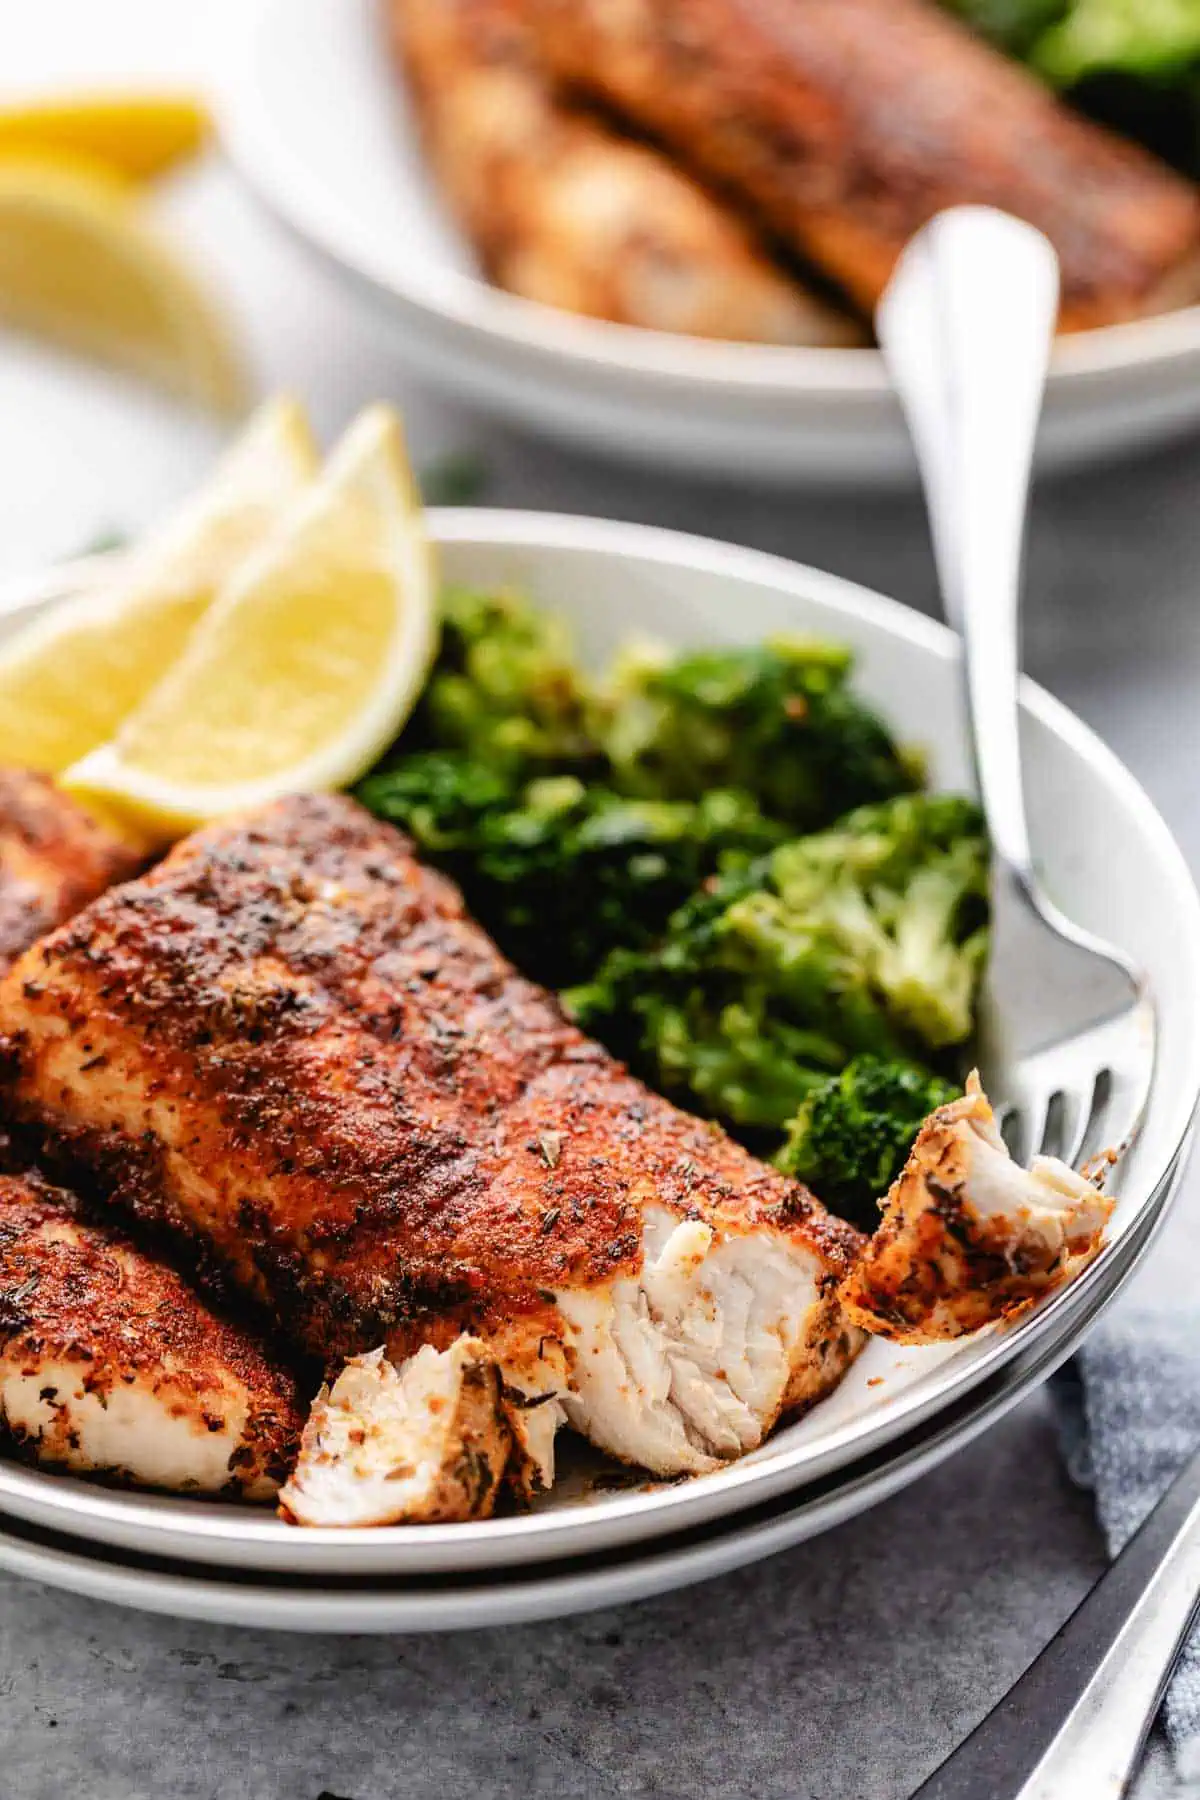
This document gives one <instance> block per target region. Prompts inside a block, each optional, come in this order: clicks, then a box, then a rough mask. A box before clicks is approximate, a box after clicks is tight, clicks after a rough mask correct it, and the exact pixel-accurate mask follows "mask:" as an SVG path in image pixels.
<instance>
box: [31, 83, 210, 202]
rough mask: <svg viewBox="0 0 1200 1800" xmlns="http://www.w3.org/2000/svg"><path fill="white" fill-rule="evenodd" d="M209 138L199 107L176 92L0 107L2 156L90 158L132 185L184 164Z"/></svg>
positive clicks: (74, 97) (85, 96)
mask: <svg viewBox="0 0 1200 1800" xmlns="http://www.w3.org/2000/svg"><path fill="white" fill-rule="evenodd" d="M210 131H211V126H210V123H209V118H208V114H207V113H206V112H205V110H204V108H203V106H202V105H201V104H200V102H199V101H198V100H196V99H194V98H193V97H192V96H191V95H190V94H182V93H114V94H74V95H66V96H61V97H56V98H54V99H47V100H31V101H29V102H27V103H25V104H21V103H19V102H18V103H14V104H9V105H6V106H0V156H11V155H13V154H14V153H16V154H18V155H35V156H42V155H50V156H68V157H88V158H92V159H94V160H95V161H96V162H99V163H103V164H104V165H105V166H106V167H107V168H109V169H112V170H113V171H115V172H116V173H117V174H120V175H125V176H128V178H129V179H130V180H131V181H149V180H152V179H153V178H154V177H155V176H156V175H162V174H164V173H165V171H166V170H168V169H173V168H175V167H177V166H178V165H179V164H180V163H184V162H188V161H190V159H191V158H192V157H194V156H196V155H197V154H198V153H199V151H201V150H202V149H203V148H204V145H205V143H206V142H207V140H208V137H209V135H210Z"/></svg>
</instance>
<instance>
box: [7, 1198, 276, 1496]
mask: <svg viewBox="0 0 1200 1800" xmlns="http://www.w3.org/2000/svg"><path fill="white" fill-rule="evenodd" d="M0 1422H2V1423H3V1425H4V1427H5V1428H6V1429H7V1431H8V1432H9V1434H10V1435H11V1436H12V1437H13V1438H14V1439H15V1440H16V1442H17V1443H18V1444H19V1445H20V1446H21V1448H22V1449H23V1451H24V1453H25V1454H26V1455H27V1456H29V1457H30V1458H32V1460H34V1461H36V1462H39V1463H44V1464H48V1465H50V1466H52V1467H56V1468H64V1469H68V1470H70V1471H71V1472H72V1473H73V1474H104V1475H108V1476H111V1477H113V1478H115V1479H119V1480H121V1481H125V1482H129V1483H132V1484H133V1485H135V1486H138V1487H154V1488H167V1489H169V1490H171V1491H172V1492H173V1493H203V1494H217V1493H222V1494H231V1495H237V1496H239V1497H240V1498H242V1499H246V1500H267V1499H270V1498H271V1496H272V1495H273V1494H274V1493H275V1491H276V1490H277V1488H278V1486H279V1484H280V1482H281V1481H282V1479H283V1477H284V1475H285V1474H286V1473H287V1470H288V1468H289V1467H290V1465H291V1462H292V1459H293V1457H294V1455H295V1452H296V1446H297V1442H298V1438H299V1432H300V1424H301V1414H300V1410H299V1407H298V1404H297V1396H296V1391H295V1387H294V1385H293V1382H292V1379H291V1377H290V1375H288V1374H286V1373H285V1372H284V1371H283V1370H282V1369H280V1368H279V1367H277V1366H276V1365H275V1364H273V1363H272V1362H271V1361H269V1360H268V1358H267V1357H266V1356H265V1355H264V1353H263V1351H262V1350H261V1349H260V1348H259V1346H258V1345H257V1344H256V1343H255V1342H254V1341H253V1339H251V1338H249V1337H247V1336H246V1335H245V1333H243V1332H242V1331H241V1330H239V1329H238V1328H237V1327H235V1326H233V1325H231V1324H228V1323H226V1322H225V1321H223V1320H221V1319H218V1318H217V1317H216V1316H215V1314H214V1313H213V1312H212V1311H211V1310H210V1309H209V1308H208V1307H207V1306H205V1305H204V1304H203V1302H202V1301H200V1300H199V1299H198V1298H197V1297H196V1295H195V1294H193V1293H192V1291H191V1289H190V1288H189V1287H187V1286H186V1284H185V1283H184V1282H183V1281H181V1280H180V1278H179V1276H178V1275H176V1274H175V1273H174V1272H173V1271H172V1270H170V1269H168V1268H166V1267H165V1266H164V1265H163V1264H161V1263H158V1262H155V1261H153V1260H151V1259H150V1258H149V1257H146V1256H144V1255H142V1253H141V1252H140V1251H139V1250H136V1249H134V1247H133V1246H132V1245H131V1244H130V1243H128V1242H127V1240H126V1239H125V1238H124V1237H123V1236H121V1235H120V1234H119V1233H117V1232H115V1231H113V1230H110V1229H108V1228H107V1227H105V1228H103V1229H102V1228H100V1227H98V1226H96V1225H95V1224H91V1223H88V1222H87V1221H86V1220H84V1219H83V1218H82V1217H81V1216H80V1215H79V1212H78V1208H77V1203H76V1202H75V1201H74V1200H73V1198H72V1196H71V1195H69V1194H66V1193H64V1192H62V1191H61V1190H60V1189H57V1188H51V1187H48V1186H46V1184H45V1183H44V1182H42V1181H40V1180H39V1179H38V1178H37V1177H35V1176H0Z"/></svg>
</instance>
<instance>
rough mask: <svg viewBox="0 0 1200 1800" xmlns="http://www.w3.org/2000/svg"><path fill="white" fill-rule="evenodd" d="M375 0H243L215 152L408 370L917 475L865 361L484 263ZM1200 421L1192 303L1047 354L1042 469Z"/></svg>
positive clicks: (618, 419) (742, 462)
mask: <svg viewBox="0 0 1200 1800" xmlns="http://www.w3.org/2000/svg"><path fill="white" fill-rule="evenodd" d="M381 10H382V0H253V4H248V5H247V6H246V7H245V8H243V9H242V11H241V12H240V13H239V15H238V26H237V41H236V44H235V46H234V51H235V53H234V54H233V55H231V57H230V58H229V59H228V69H227V74H228V82H227V95H226V104H225V107H224V111H223V126H224V133H225V141H226V143H227V145H228V147H229V149H230V151H231V153H232V156H233V158H234V161H235V163H236V165H237V166H238V168H239V169H240V170H241V172H242V174H243V175H244V176H245V178H246V180H247V181H248V182H249V184H250V185H251V187H252V188H253V189H254V190H255V191H256V192H257V193H258V194H259V195H260V197H261V198H262V199H263V200H264V201H265V203H266V204H267V206H268V207H269V208H270V210H271V211H272V212H273V213H274V214H275V215H276V217H277V218H279V219H280V220H281V221H282V222H283V223H284V224H285V225H286V226H288V227H289V228H290V230H291V231H292V232H293V233H294V234H295V235H296V237H297V238H298V239H299V240H300V241H301V242H303V243H305V244H307V245H308V246H309V247H310V248H311V249H312V250H314V251H316V252H317V253H318V254H319V255H320V256H321V257H322V258H323V259H324V260H325V261H326V262H327V263H328V264H330V265H331V266H332V267H333V268H334V269H335V270H337V271H339V272H340V273H341V274H342V275H344V276H345V277H346V278H348V279H349V280H350V281H351V282H353V283H354V284H355V285H356V286H357V287H358V288H359V289H360V291H361V292H362V293H363V294H364V296H366V297H367V298H368V299H369V300H372V301H373V302H375V304H376V307H377V311H378V315H379V318H380V320H381V322H383V323H385V324H387V325H390V326H391V327H392V329H393V331H394V335H395V339H396V343H397V345H398V347H399V348H400V349H401V351H402V352H403V353H404V354H406V355H407V357H408V359H409V361H410V362H411V365H412V368H413V370H414V372H415V373H416V374H417V375H419V376H422V377H428V378H429V379H430V380H434V381H437V382H440V383H442V384H444V385H446V386H448V387H451V388H453V389H455V390H457V391H459V392H461V393H463V394H466V395H467V396H468V397H469V398H471V399H472V400H474V401H476V402H479V403H480V404H485V405H487V406H488V407H489V408H491V409H492V410H494V411H496V412H499V413H502V414H504V415H506V416H507V417H509V418H512V419H515V420H517V421H520V422H522V423H525V424H527V425H530V426H533V427H535V428H537V429H538V430H544V431H548V432H552V433H554V434H556V435H558V436H560V437H564V438H567V439H569V440H571V441H573V442H575V443H576V444H578V445H580V446H581V447H588V448H594V449H598V450H604V451H606V452H611V453H614V454H619V455H621V456H626V457H631V458H634V459H638V460H642V461H653V462H656V463H660V462H666V463H673V464H676V465H679V466H683V467H689V468H696V469H706V470H709V471H712V472H714V473H716V474H720V475H724V476H726V477H729V476H731V475H732V476H734V477H736V478H737V479H739V480H742V479H745V478H747V477H751V476H753V477H755V478H765V479H771V480H789V481H795V480H812V481H816V482H832V481H844V480H847V479H851V478H853V479H855V480H861V479H889V478H894V477H896V476H897V475H901V474H903V473H905V472H908V471H910V470H911V468H912V462H911V453H910V450H909V446H908V440H907V437H906V434H905V432H904V428H903V426H902V424H901V420H900V413H899V409H898V407H897V406H896V403H895V401H894V399H893V397H892V394H891V392H890V390H889V387H888V382H887V378H886V375H885V373H884V368H883V363H882V359H881V358H880V357H879V355H878V354H877V353H876V352H875V351H874V350H804V349H798V350H793V349H781V348H773V347H767V346H762V345H750V344H718V343H712V342H706V341H703V340H700V339H695V338H685V337H675V336H671V335H668V334H666V333H662V332H652V331H641V330H638V329H636V328H633V327H630V326H622V325H609V324H605V323H603V322H600V321H595V320H589V319H583V318H578V317H576V316H574V315H573V314H570V313H566V312H560V311H557V310H556V309H554V308H551V307H546V306H541V305H538V304H536V303H534V302H531V301H526V300H520V299H516V298H515V297H513V296H512V295H510V294H505V293H502V292H500V291H499V290H497V289H495V288H492V287H490V286H489V285H488V284H487V283H486V282H485V281H484V280H483V279H482V278H481V277H480V276H479V275H478V274H477V273H476V272H475V271H474V268H473V265H472V260H471V256H470V252H469V249H468V247H467V246H466V245H465V244H464V243H463V241H462V239H461V238H460V236H459V234H458V232H457V231H456V230H455V228H454V226H453V224H452V222H451V221H450V220H449V219H448V217H447V216H446V214H445V212H444V211H443V209H442V207H441V204H440V201H439V199H438V196H437V193H436V189H435V186H434V184H433V182H432V180H431V178H430V176H429V173H428V171H427V170H426V168H425V165H424V161H423V158H422V156H421V152H420V149H419V146H418V144H417V142H416V136H415V133H414V131H413V128H412V122H411V118H410V116H409V111H408V108H407V104H406V97H405V95H404V93H403V90H402V85H401V83H400V82H399V81H398V80H397V79H396V77H395V75H394V74H393V71H392V68H391V65H390V62H389V60H388V57H387V55H386V52H385V49H384V45H383V39H382V31H381V29H380V14H381ZM1192 425H1200V307H1191V308H1188V309H1186V310H1184V311H1181V312H1177V313H1172V314H1170V315H1167V316H1165V317H1163V318H1161V319H1152V320H1148V321H1145V322H1141V323H1138V324H1133V325H1122V326H1115V327H1111V328H1108V329H1106V330H1103V331H1092V332H1086V333H1083V334H1079V335H1076V336H1074V337H1071V338H1069V339H1066V340H1064V341H1063V342H1061V343H1060V344H1059V345H1058V347H1057V349H1056V351H1055V355H1054V362H1053V367H1052V371H1051V375H1050V384H1049V392H1048V395H1047V402H1046V414H1045V421H1044V428H1043V434H1042V448H1041V454H1042V457H1043V460H1044V461H1045V463H1047V464H1059V465H1066V464H1072V463H1077V462H1082V461H1084V460H1087V459H1089V458H1096V457H1102V456H1105V455H1111V454H1114V453H1116V452H1118V451H1120V450H1123V449H1131V448H1134V447H1135V446H1138V445H1141V444H1145V443H1148V442H1150V441H1151V440H1153V439H1156V438H1160V437H1164V436H1167V435H1169V434H1170V433H1173V432H1178V431H1181V430H1184V429H1186V428H1187V427H1189V426H1192Z"/></svg>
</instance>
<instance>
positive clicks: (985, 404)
mask: <svg viewBox="0 0 1200 1800" xmlns="http://www.w3.org/2000/svg"><path fill="white" fill-rule="evenodd" d="M1057 313H1058V261H1057V258H1056V256H1055V254H1054V250H1053V249H1052V247H1051V245H1050V243H1049V242H1048V240H1047V239H1046V238H1044V237H1043V236H1042V234H1041V232H1039V231H1035V230H1034V228H1033V227H1032V226H1031V225H1026V224H1024V223H1023V222H1022V221H1021V220H1019V219H1014V218H1010V217H1009V216H1008V215H1007V214H1006V213H1001V212H996V211H994V210H993V209H992V208H990V207H983V206H962V207H954V208H951V209H950V210H949V211H948V212H943V213H940V214H939V215H938V216H937V217H936V218H935V219H934V220H932V222H931V223H930V224H929V225H927V226H926V227H925V228H924V230H923V231H921V232H919V233H918V234H917V236H916V237H915V238H914V239H913V240H912V242H911V243H910V244H909V246H908V248H907V249H906V250H905V252H904V255H903V256H902V257H901V259H900V263H899V266H898V268H897V270H896V272H895V274H894V275H893V276H892V279H891V282H890V283H889V285H888V288H887V291H886V293H885V295H884V298H883V300H882V302H881V303H880V307H879V311H878V315H877V317H876V329H877V332H878V336H879V341H880V345H881V346H882V349H883V353H884V356H885V358H886V360H887V365H888V369H889V372H890V374H891V377H892V380H893V382H894V384H895V387H896V389H897V391H898V393H899V395H900V399H901V402H902V404H903V406H904V411H905V414H906V415H907V418H908V424H909V429H910V432H911V434H912V438H913V442H914V444H915V446H916V451H917V460H918V463H919V464H920V468H921V475H922V479H923V482H924V486H925V493H926V500H927V503H928V509H929V516H930V521H931V525H932V529H933V545H934V554H935V556H936V559H937V566H938V577H939V582H940V586H941V589H942V598H943V602H944V605H945V608H946V614H947V617H948V619H949V622H950V624H951V625H953V626H954V628H955V629H956V630H957V631H958V632H959V633H960V634H961V637H962V640H963V649H964V657H965V662H966V686H967V701H968V706H969V709H970V715H971V726H972V738H973V744H974V753H975V762H976V771H977V775H978V780H979V790H980V796H981V798H982V801H983V807H984V812H985V815H986V817H987V822H988V830H989V834H990V837H991V841H992V849H993V854H994V855H995V856H996V857H997V858H998V859H999V860H1000V861H1002V862H1003V863H1006V864H1007V865H1008V867H1009V869H1010V870H1011V871H1012V872H1013V873H1014V874H1015V875H1016V876H1017V877H1018V879H1023V878H1026V877H1030V878H1031V876H1032V860H1031V856H1030V849H1029V833H1028V829H1027V826H1026V822H1025V803H1024V799H1023V796H1022V790H1021V751H1020V735H1019V726H1018V718H1019V714H1018V707H1017V695H1018V683H1019V673H1018V672H1019V668H1020V633H1019V614H1020V592H1021V563H1022V554H1023V545H1024V536H1025V514H1026V509H1027V504H1028V498H1029V482H1030V476H1031V473H1032V467H1033V449H1034V440H1035V437H1036V435H1037V424H1038V418H1039V415H1040V413H1041V407H1042V393H1043V390H1044V387H1045V381H1046V368H1047V363H1048V360H1049V354H1050V345H1051V342H1052V339H1053V335H1054V326H1055V321H1056V318H1057Z"/></svg>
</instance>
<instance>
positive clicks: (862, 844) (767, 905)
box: [739, 795, 988, 1050]
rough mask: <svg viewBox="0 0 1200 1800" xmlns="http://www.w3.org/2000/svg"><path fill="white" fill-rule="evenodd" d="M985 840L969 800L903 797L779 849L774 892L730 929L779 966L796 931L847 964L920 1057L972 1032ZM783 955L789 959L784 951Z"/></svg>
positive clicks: (983, 912) (982, 947)
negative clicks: (761, 941) (760, 946)
mask: <svg viewBox="0 0 1200 1800" xmlns="http://www.w3.org/2000/svg"><path fill="white" fill-rule="evenodd" d="M987 869H988V860H987V840H986V837H985V835H984V830H983V821H982V819H981V817H980V814H979V811H978V809H977V808H976V806H975V805H974V803H973V802H971V801H969V800H964V799H962V798H960V797H958V796H955V795H932V796H930V795H907V796H903V797H902V798H900V799H898V800H895V801H892V802H891V803H890V804H888V805H886V806H870V807H860V808H859V809H858V810H857V811H855V812H852V813H850V814H849V815H848V817H846V818H845V819H843V820H842V821H841V822H840V823H839V825H838V826H836V827H835V828H834V829H833V830H831V831H828V832H824V833H822V834H820V835H819V836H814V837H809V838H803V839H799V840H797V841H796V842H794V843H791V844H786V845H784V846H782V847H781V848H780V849H779V850H778V851H777V852H776V853H775V856H774V857H773V859H772V863H771V885H772V887H773V889H774V895H766V896H763V897H762V898H760V899H756V900H755V901H754V902H748V903H747V909H746V912H745V916H744V918H743V919H742V920H740V921H739V923H740V924H741V926H742V929H743V930H744V931H745V932H746V934H747V935H748V936H750V935H751V934H755V935H757V936H759V937H761V936H763V935H766V936H767V938H768V940H769V941H770V942H771V954H772V958H773V960H775V961H776V962H778V963H779V965H780V966H781V967H786V966H787V962H788V957H787V945H786V936H787V933H788V932H789V931H794V930H795V929H796V928H797V927H799V928H800V930H801V931H802V932H803V933H804V934H806V935H807V936H808V937H810V938H813V937H818V938H821V939H822V940H824V941H825V942H826V943H827V944H829V945H834V946H836V948H837V951H838V953H839V954H840V955H841V957H843V958H845V959H848V960H850V961H852V962H853V964H854V965H855V967H856V968H858V969H859V970H860V971H861V973H862V975H863V976H864V978H865V982H866V986H867V988H868V990H869V991H870V992H871V993H872V994H874V995H876V996H877V997H878V998H879V1000H880V1002H881V1003H882V1005H883V1007H884V1008H885V1010H886V1011H887V1013H888V1015H889V1016H890V1017H891V1019H892V1020H893V1021H894V1022H895V1024H896V1025H897V1026H898V1027H899V1028H900V1029H901V1031H903V1032H905V1033H907V1034H908V1036H910V1037H911V1038H912V1039H913V1040H914V1041H915V1042H917V1043H919V1044H922V1045H924V1046H926V1047H927V1048H928V1049H930V1050H941V1049H945V1048H946V1047H947V1046H949V1045H952V1044H961V1043H963V1042H965V1041H966V1039H967V1038H968V1037H969V1036H970V1034H971V1029H972V1024H973V1018H974V1001H975V991H976V988H977V986H978V981H979V974H980V971H981V969H982V967H983V960H984V957H985V955H986V952H987V934H986V930H985V926H986V921H987V894H988V885H987V882H988V877H987ZM793 955H794V953H793Z"/></svg>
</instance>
